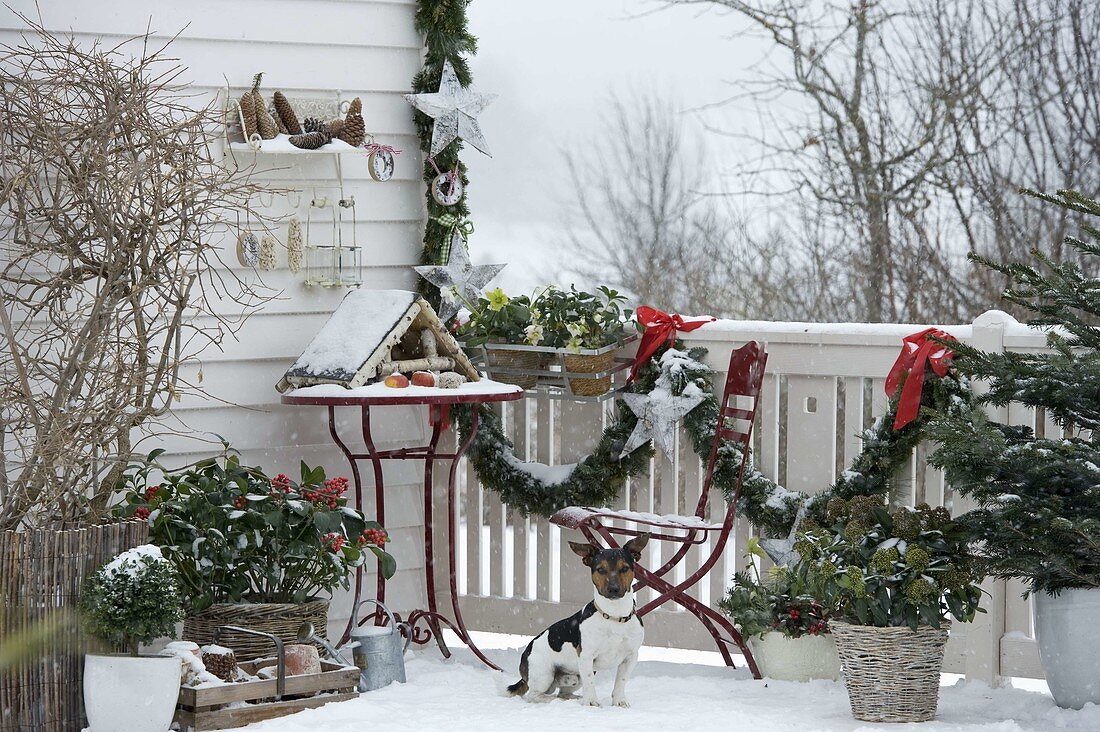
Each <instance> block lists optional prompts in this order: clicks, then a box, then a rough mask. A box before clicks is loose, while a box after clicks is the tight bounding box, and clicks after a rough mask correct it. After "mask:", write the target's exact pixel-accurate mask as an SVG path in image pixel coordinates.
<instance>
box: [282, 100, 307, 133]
mask: <svg viewBox="0 0 1100 732" xmlns="http://www.w3.org/2000/svg"><path fill="white" fill-rule="evenodd" d="M275 113H276V114H277V115H278V116H279V120H280V121H281V122H282V123H283V127H285V128H286V131H287V133H288V134H291V135H300V134H302V132H304V131H305V130H303V129H302V125H301V124H300V123H299V122H298V115H296V114H294V108H293V107H291V106H290V102H289V101H288V100H287V98H286V96H284V95H283V93H282V92H281V91H277V92H275Z"/></svg>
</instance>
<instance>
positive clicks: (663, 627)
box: [443, 310, 1056, 681]
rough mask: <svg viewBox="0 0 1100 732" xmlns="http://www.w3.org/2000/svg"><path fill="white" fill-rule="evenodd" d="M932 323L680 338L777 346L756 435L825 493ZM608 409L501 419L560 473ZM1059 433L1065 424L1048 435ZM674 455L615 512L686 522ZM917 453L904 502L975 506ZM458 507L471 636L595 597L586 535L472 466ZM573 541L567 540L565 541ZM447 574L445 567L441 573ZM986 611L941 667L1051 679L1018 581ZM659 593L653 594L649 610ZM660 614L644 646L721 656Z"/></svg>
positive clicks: (988, 336) (1000, 322)
mask: <svg viewBox="0 0 1100 732" xmlns="http://www.w3.org/2000/svg"><path fill="white" fill-rule="evenodd" d="M926 327H928V326H927V325H919V324H865V323H776V322H764V321H732V320H719V321H716V322H714V323H710V324H708V325H705V326H703V327H702V328H699V329H698V330H695V331H693V332H690V333H683V334H681V337H682V338H683V340H684V341H685V343H687V344H688V345H689V346H692V347H694V346H702V347H705V348H707V349H708V354H707V357H706V362H707V363H708V365H709V366H710V367H711V368H713V369H714V370H715V371H716V372H718V373H717V374H716V376H715V378H714V383H715V384H719V385H720V384H721V383H722V382H723V378H722V377H723V374H722V372H723V371H724V370H725V367H726V365H727V363H728V360H729V355H730V351H731V349H732V348H734V347H736V346H738V345H740V344H742V343H744V342H745V341H747V340H759V341H763V342H766V343H767V347H768V353H769V359H768V373H767V375H766V377H765V383H764V390H763V394H762V402H761V408H760V414H759V417H758V424H757V426H756V429H755V432H754V443H755V445H754V450H755V461H756V464H757V465H758V466H759V467H760V468H761V469H762V470H763V471H764V472H765V473H766V474H767V475H768V476H769V477H771V478H773V479H776V480H778V481H779V482H780V483H781V484H783V485H785V486H787V487H789V488H791V489H796V490H804V491H807V492H810V493H812V492H815V491H820V490H822V489H824V488H825V487H827V486H828V485H830V484H831V483H832V482H833V481H834V479H835V478H836V476H837V475H838V474H839V472H840V471H842V470H844V469H845V467H846V466H847V465H848V464H850V463H851V461H852V459H853V458H854V457H855V456H856V455H857V454H858V453H859V451H860V448H861V445H860V441H859V439H858V437H857V435H858V433H860V432H861V431H862V430H863V429H865V428H867V427H869V426H870V425H871V423H872V421H873V420H874V419H875V418H877V417H878V416H879V415H881V414H882V413H883V412H884V411H885V409H886V403H887V396H886V394H885V391H884V384H885V377H886V374H887V372H888V371H889V369H890V366H891V365H892V364H893V362H894V359H895V358H896V357H897V354H898V350H899V348H900V346H901V339H902V338H903V337H904V336H906V335H909V334H911V333H914V332H916V331H919V330H923V329H924V328H926ZM939 327H941V328H943V329H944V330H946V331H947V332H949V333H951V334H952V335H954V336H956V337H957V338H959V339H960V340H963V341H965V342H968V343H973V344H974V345H976V346H978V347H981V348H983V349H985V350H994V351H996V350H1019V351H1035V350H1041V349H1043V348H1044V347H1045V344H1046V336H1045V334H1044V333H1043V332H1041V331H1038V330H1035V329H1032V328H1028V327H1027V326H1025V325H1022V324H1020V323H1018V322H1017V321H1016V320H1015V319H1013V318H1012V317H1011V316H1009V315H1007V314H1006V313H1002V312H1000V311H995V310H994V311H989V312H987V313H984V314H983V315H981V316H979V317H978V318H977V319H975V321H974V322H973V323H970V324H964V325H954V326H939ZM608 408H609V405H608V404H603V405H600V404H589V403H585V404H581V403H571V402H568V401H555V400H551V399H545V398H529V399H525V400H522V401H520V402H515V403H512V404H508V405H506V406H504V413H503V417H504V423H505V425H506V427H507V429H508V431H509V435H510V436H511V438H512V439H513V441H514V443H515V445H516V455H517V457H519V458H520V459H524V460H529V461H537V462H540V463H545V464H548V465H564V464H568V463H573V462H576V461H578V460H580V459H582V458H583V457H584V456H585V455H586V454H587V453H588V452H589V450H590V449H591V447H592V445H594V444H595V441H596V440H597V439H598V438H599V436H600V433H601V432H602V430H603V427H604V424H605V422H606V419H607V414H608V412H607V410H608ZM996 416H997V418H998V419H1001V420H1004V419H1008V420H1009V421H1011V422H1013V423H1027V424H1031V425H1032V426H1033V427H1034V426H1038V425H1036V424H1035V420H1036V415H1035V413H1034V410H1028V409H1024V408H1022V407H1019V406H1018V405H1013V406H1010V407H1008V408H1006V409H1002V410H1000V413H999V414H998V415H996ZM1042 427H1043V428H1044V429H1045V431H1046V434H1051V433H1052V431H1053V430H1055V429H1056V426H1055V425H1053V424H1046V425H1044V426H1042ZM678 442H679V444H678V446H677V449H676V451H675V453H674V454H672V455H670V456H663V455H658V456H657V457H656V458H655V459H654V461H653V464H652V469H651V470H650V473H649V475H647V476H643V477H640V478H638V479H635V480H633V481H631V482H630V484H629V485H627V486H624V489H623V490H622V491H621V493H620V496H619V499H618V502H617V503H616V504H615V506H614V507H615V508H620V509H628V510H632V511H639V512H644V513H654V514H658V515H664V514H690V513H691V511H692V510H693V507H694V506H695V503H696V501H697V499H698V497H699V491H700V488H701V482H702V465H701V462H700V460H699V459H698V457H697V456H696V455H694V453H693V452H692V451H691V448H690V445H689V444H688V441H687V440H686V439H685V438H684V436H683V435H681V436H680V438H679V441H678ZM926 454H927V451H926V450H925V449H924V447H923V446H922V447H921V448H918V449H917V450H916V451H915V452H914V455H913V457H912V459H911V460H910V462H909V464H908V465H907V467H906V468H905V470H903V471H902V474H901V476H899V479H898V481H897V484H896V486H895V488H894V490H893V492H892V495H891V500H892V501H894V502H896V503H899V504H901V503H904V504H908V505H914V504H916V503H920V502H922V501H925V502H928V503H930V504H932V505H946V506H948V507H949V508H951V509H952V510H953V511H954V512H956V513H958V512H961V511H962V510H965V508H966V506H964V505H963V502H962V500H961V499H960V498H958V497H956V496H955V495H954V494H953V492H952V491H951V490H950V487H949V486H946V485H945V482H944V480H943V476H942V474H941V473H940V472H939V471H937V470H935V469H933V468H931V467H930V466H929V465H927V463H926ZM464 482H465V487H464V488H463V493H462V500H461V502H460V506H459V509H458V511H459V523H460V526H461V537H460V546H459V564H460V571H459V591H460V593H461V594H462V595H463V597H462V605H463V615H464V616H465V617H466V619H467V622H468V624H469V625H470V627H471V628H472V629H478V630H487V631H497V632H507V633H519V634H533V633H537V632H538V631H539V630H541V629H542V628H543V627H545V625H546V624H548V623H549V622H551V621H553V620H557V619H560V618H562V617H565V616H566V615H567V614H569V613H571V612H573V611H574V610H575V608H577V607H579V606H580V605H581V604H583V603H585V602H587V601H588V600H589V599H591V594H592V588H591V582H590V580H589V578H588V572H587V571H586V570H585V569H584V568H583V567H582V566H581V565H580V563H579V560H577V558H576V556H575V555H573V553H572V552H571V551H569V549H568V545H567V543H566V542H567V540H577V539H578V538H579V534H578V535H576V536H573V535H572V532H568V531H564V530H561V529H559V528H558V527H556V526H551V525H550V524H549V523H548V522H547V521H546V520H545V519H541V518H535V517H532V518H530V519H525V518H524V517H522V516H520V515H519V514H518V513H517V512H514V511H511V510H509V509H508V508H507V507H506V506H503V505H502V504H501V502H500V500H499V498H498V497H497V495H496V494H495V493H493V492H492V491H488V490H482V489H481V487H480V486H479V484H478V482H477V476H476V474H475V473H474V472H473V470H472V468H470V467H469V466H468V465H467V466H466V470H465V481H464ZM724 510H725V506H724V505H722V501H712V504H711V512H712V516H711V518H713V519H715V520H718V521H720V520H721V514H722V513H723V512H724ZM563 534H564V536H563ZM751 535H752V533H751V527H749V526H748V525H747V524H746V523H745V522H744V521H738V524H737V526H736V531H735V536H734V539H733V541H731V542H730V544H729V545H728V547H727V549H726V552H725V556H724V559H723V561H721V562H719V564H718V565H716V566H715V568H714V569H713V570H712V572H711V574H710V577H709V578H708V580H706V581H704V582H702V583H700V584H699V585H697V586H696V596H697V597H698V598H699V599H700V600H702V601H704V602H710V603H713V602H714V601H715V600H717V598H718V597H720V596H721V595H722V594H723V593H724V591H725V587H726V585H727V582H728V580H729V578H730V577H731V576H732V574H733V572H734V570H735V569H736V568H740V567H742V566H743V565H744V561H745V560H744V559H743V557H744V555H745V553H746V547H747V541H748V539H749V537H750V536H751ZM649 551H650V552H652V556H651V557H650V558H649V560H650V563H651V564H654V563H656V564H661V563H663V561H661V560H664V559H667V558H668V557H669V556H671V547H666V546H660V545H659V543H656V542H655V543H654V545H653V546H651V547H650V548H649ZM708 554H709V547H708V546H706V545H703V546H701V547H698V548H695V549H692V550H691V551H690V552H689V554H688V561H687V562H686V563H684V564H681V566H680V567H678V568H677V570H675V571H676V572H677V574H676V576H677V577H678V578H682V577H684V576H686V573H688V572H691V571H694V569H695V567H696V566H697V562H699V561H701V560H702V559H703V558H705V557H706V556H707V555H708ZM443 566H445V564H444V565H443ZM986 589H987V591H989V592H990V596H989V597H988V598H987V600H986V602H985V605H984V606H985V607H986V609H987V614H985V615H979V616H978V618H979V619H978V621H977V622H976V623H974V624H972V625H970V626H962V625H961V624H956V627H955V628H954V630H953V631H952V638H951V641H950V643H949V646H948V651H947V658H946V661H945V670H946V671H951V672H956V673H966V674H967V676H968V677H972V678H978V679H982V680H985V681H993V680H994V678H995V677H996V676H998V675H1001V676H1031V677H1041V676H1042V670H1041V668H1040V666H1039V663H1038V655H1037V652H1036V650H1035V643H1034V640H1033V638H1034V635H1033V632H1032V624H1031V610H1030V603H1029V602H1026V601H1024V600H1022V599H1020V595H1021V592H1022V589H1023V588H1022V586H1021V585H1019V583H1015V582H1011V583H1004V582H989V583H987V586H986ZM651 596H652V594H651V593H650V592H649V591H647V590H643V593H642V597H640V598H639V602H640V603H641V602H644V601H646V600H647V599H649V597H651ZM666 608H668V609H662V610H660V611H657V613H656V614H655V615H654V616H653V621H652V622H647V623H646V642H647V643H649V644H653V645H668V646H675V647H682V648H699V649H703V650H714V648H713V645H712V642H711V640H710V638H709V636H708V634H707V633H706V631H705V630H704V629H703V628H702V626H700V625H698V624H697V622H696V621H695V619H694V618H693V617H692V616H691V615H689V614H687V613H683V612H679V611H678V610H677V609H675V608H669V607H668V606H666Z"/></svg>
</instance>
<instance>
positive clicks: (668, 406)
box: [619, 384, 706, 458]
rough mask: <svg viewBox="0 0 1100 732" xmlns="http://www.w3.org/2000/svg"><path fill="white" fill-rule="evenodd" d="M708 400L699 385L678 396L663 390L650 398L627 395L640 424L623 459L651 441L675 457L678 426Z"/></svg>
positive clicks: (622, 454)
mask: <svg viewBox="0 0 1100 732" xmlns="http://www.w3.org/2000/svg"><path fill="white" fill-rule="evenodd" d="M705 398H706V395H705V394H703V390H702V389H700V388H699V387H698V386H696V385H695V384H689V385H688V387H687V388H686V389H684V392H683V393H682V394H680V395H678V396H677V395H674V394H673V393H672V392H671V391H669V390H668V388H667V387H662V386H658V387H657V388H655V389H654V390H653V391H651V392H650V393H648V394H623V399H624V400H625V401H626V405H627V406H628V407H630V411H632V412H634V415H635V416H636V417H637V418H638V423H637V424H636V425H634V431H633V432H631V433H630V437H628V438H627V440H626V445H624V446H623V451H622V453H620V455H619V457H620V458H622V457H625V456H626V455H629V454H630V453H632V452H634V451H635V450H637V449H638V448H639V447H641V446H642V445H644V444H645V443H646V442H647V441H649V440H653V441H654V442H655V443H657V446H658V447H660V448H661V449H662V450H664V452H665V454H669V453H671V452H672V451H673V445H674V442H673V435H674V434H675V432H676V425H677V424H678V423H679V422H680V420H682V419H683V418H684V416H685V415H687V413H688V412H690V411H691V410H693V409H695V407H697V406H699V404H700V403H701V402H702V401H703V400H704V399H705Z"/></svg>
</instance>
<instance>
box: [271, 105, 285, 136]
mask: <svg viewBox="0 0 1100 732" xmlns="http://www.w3.org/2000/svg"><path fill="white" fill-rule="evenodd" d="M267 111H268V114H270V115H271V116H272V117H273V118H274V119H275V126H276V127H278V128H279V134H280V135H289V134H290V133H289V132H287V131H286V125H284V124H283V118H282V117H280V116H279V110H277V109H275V107H274V106H271V107H268V108H267Z"/></svg>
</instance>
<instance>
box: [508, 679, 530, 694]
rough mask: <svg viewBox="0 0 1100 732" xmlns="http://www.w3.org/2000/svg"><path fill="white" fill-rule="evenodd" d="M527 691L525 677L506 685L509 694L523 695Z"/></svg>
mask: <svg viewBox="0 0 1100 732" xmlns="http://www.w3.org/2000/svg"><path fill="white" fill-rule="evenodd" d="M526 693H527V679H520V680H519V681H517V682H516V683H514V684H512V685H511V686H509V687H508V695H509V696H523V695H524V694H526Z"/></svg>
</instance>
